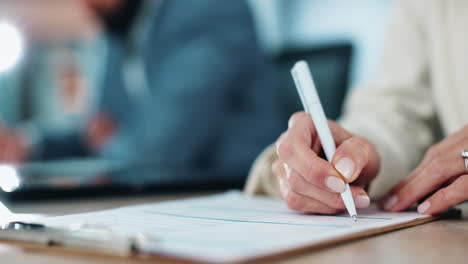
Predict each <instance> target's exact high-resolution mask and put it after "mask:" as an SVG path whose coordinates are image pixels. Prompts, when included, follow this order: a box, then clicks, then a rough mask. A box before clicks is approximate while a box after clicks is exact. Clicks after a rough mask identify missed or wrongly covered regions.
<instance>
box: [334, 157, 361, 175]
mask: <svg viewBox="0 0 468 264" xmlns="http://www.w3.org/2000/svg"><path fill="white" fill-rule="evenodd" d="M335 169H336V170H337V171H339V172H340V174H341V175H343V177H345V178H346V179H350V178H351V177H352V176H353V174H354V170H355V169H356V166H355V165H354V162H353V161H352V160H351V159H350V158H341V159H340V160H339V161H338V162H337V163H336V164H335Z"/></svg>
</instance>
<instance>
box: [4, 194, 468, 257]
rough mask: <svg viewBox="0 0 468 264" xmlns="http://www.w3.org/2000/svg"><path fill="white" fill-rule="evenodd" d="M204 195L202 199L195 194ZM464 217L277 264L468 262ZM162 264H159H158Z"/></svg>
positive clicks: (29, 207) (36, 206)
mask: <svg viewBox="0 0 468 264" xmlns="http://www.w3.org/2000/svg"><path fill="white" fill-rule="evenodd" d="M194 195H195V194H184V195H165V196H142V197H126V198H105V199H89V200H76V201H60V202H41V203H39V202H38V203H27V204H25V203H22V204H11V205H10V208H11V209H12V210H13V211H14V212H16V213H46V214H51V215H61V214H70V213H80V212H85V211H94V210H101V209H110V208H115V207H119V206H126V205H134V204H141V203H147V202H156V201H163V200H168V199H175V198H182V197H190V196H194ZM196 195H200V194H196ZM460 208H461V209H462V210H463V215H464V216H465V217H464V218H463V219H460V220H443V221H437V222H432V223H428V224H424V225H421V226H416V227H412V228H407V229H403V230H399V231H394V232H391V233H387V234H382V235H378V236H374V237H369V238H366V239H360V240H356V241H352V242H347V243H343V244H340V245H337V246H333V247H330V248H326V249H322V250H316V251H311V252H310V253H307V254H302V255H299V256H296V257H293V258H287V259H284V260H281V261H277V262H275V263H287V264H302V263H359V264H365V263H389V264H395V263H411V264H413V263H468V217H467V216H468V204H466V205H462V206H460ZM141 262H143V263H148V262H147V261H131V260H127V259H106V258H102V257H95V256H83V255H70V254H66V255H63V254H58V253H48V252H46V251H34V250H23V249H21V248H16V247H11V246H2V245H1V244H0V263H13V264H19V263H21V264H23V263H24V264H26V263H27V264H30V263H35V264H42V263H44V264H56V263H65V264H82V263H103V264H111V263H112V264H120V263H141ZM158 263H160V262H158Z"/></svg>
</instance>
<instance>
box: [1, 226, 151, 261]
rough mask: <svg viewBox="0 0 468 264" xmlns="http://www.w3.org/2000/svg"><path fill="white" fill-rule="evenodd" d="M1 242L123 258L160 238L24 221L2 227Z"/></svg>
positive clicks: (87, 227) (86, 227)
mask: <svg viewBox="0 0 468 264" xmlns="http://www.w3.org/2000/svg"><path fill="white" fill-rule="evenodd" d="M0 240H8V241H16V242H26V243H34V244H41V245H45V246H57V247H63V248H74V249H81V250H86V251H94V252H100V253H107V254H112V255H119V256H130V255H132V254H135V253H140V252H141V249H142V246H143V245H145V244H147V243H155V242H158V239H156V238H154V237H150V236H147V235H144V234H142V233H137V234H135V235H134V236H132V237H127V236H124V235H120V234H116V233H114V232H113V231H112V230H111V229H109V228H106V227H103V226H96V225H88V224H79V225H75V226H72V227H70V228H56V227H48V226H46V225H44V224H40V223H28V222H21V221H13V222H9V223H7V224H4V225H3V226H2V227H1V228H0Z"/></svg>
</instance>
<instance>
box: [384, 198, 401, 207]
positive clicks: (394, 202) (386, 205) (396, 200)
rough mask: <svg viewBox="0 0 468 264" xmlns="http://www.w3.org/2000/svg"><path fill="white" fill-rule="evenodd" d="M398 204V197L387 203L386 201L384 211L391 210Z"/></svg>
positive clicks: (390, 199)
mask: <svg viewBox="0 0 468 264" xmlns="http://www.w3.org/2000/svg"><path fill="white" fill-rule="evenodd" d="M397 202H398V197H396V196H395V195H394V196H392V197H390V198H389V199H388V200H387V201H385V204H384V209H385V210H390V209H392V207H393V206H394V205H395V204H396V203H397Z"/></svg>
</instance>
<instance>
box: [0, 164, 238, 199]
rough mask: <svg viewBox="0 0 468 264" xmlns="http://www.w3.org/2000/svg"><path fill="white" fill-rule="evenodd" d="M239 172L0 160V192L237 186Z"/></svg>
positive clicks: (28, 195)
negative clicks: (19, 163)
mask: <svg viewBox="0 0 468 264" xmlns="http://www.w3.org/2000/svg"><path fill="white" fill-rule="evenodd" d="M236 178H237V179H239V177H230V176H229V175H220V174H219V173H217V172H214V171H204V170H199V171H196V170H193V169H192V170H190V171H186V170H183V169H178V168H164V167H163V166H161V165H160V164H155V163H151V162H124V161H117V160H102V159H68V160H56V161H47V162H31V163H24V164H21V165H9V164H0V195H1V196H2V197H5V198H7V199H13V200H19V199H21V200H24V199H26V200H29V199H34V200H36V199H53V198H65V197H77V196H100V195H123V194H132V193H145V192H146V193H148V192H150V193H153V192H157V193H167V192H181V191H206V190H221V189H229V188H240V187H241V186H242V184H243V181H240V180H232V179H236Z"/></svg>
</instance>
